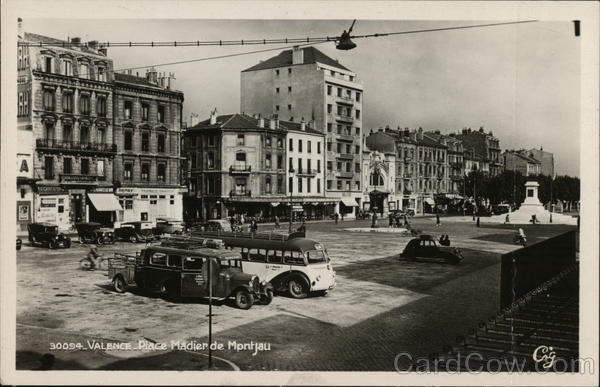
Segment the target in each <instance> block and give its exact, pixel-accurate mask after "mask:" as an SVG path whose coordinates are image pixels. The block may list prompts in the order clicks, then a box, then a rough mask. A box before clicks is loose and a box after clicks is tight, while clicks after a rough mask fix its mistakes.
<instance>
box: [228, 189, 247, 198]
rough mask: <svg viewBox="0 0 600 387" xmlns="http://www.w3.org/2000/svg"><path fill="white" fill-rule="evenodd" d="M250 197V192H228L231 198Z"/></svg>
mask: <svg viewBox="0 0 600 387" xmlns="http://www.w3.org/2000/svg"><path fill="white" fill-rule="evenodd" d="M250 196H252V191H246V190H244V191H236V190H231V191H229V197H231V198H233V197H250Z"/></svg>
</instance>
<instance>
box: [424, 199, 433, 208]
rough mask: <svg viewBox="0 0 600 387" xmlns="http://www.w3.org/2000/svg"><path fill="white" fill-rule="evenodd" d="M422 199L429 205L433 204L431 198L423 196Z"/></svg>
mask: <svg viewBox="0 0 600 387" xmlns="http://www.w3.org/2000/svg"><path fill="white" fill-rule="evenodd" d="M423 201H424V202H425V203H427V204H429V205H430V206H435V201H434V200H433V199H431V198H424V199H423Z"/></svg>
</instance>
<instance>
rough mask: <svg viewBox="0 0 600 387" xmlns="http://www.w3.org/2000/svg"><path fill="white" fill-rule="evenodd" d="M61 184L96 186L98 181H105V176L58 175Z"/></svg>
mask: <svg viewBox="0 0 600 387" xmlns="http://www.w3.org/2000/svg"><path fill="white" fill-rule="evenodd" d="M58 176H59V177H60V182H61V183H71V184H96V183H97V182H99V181H106V176H98V175H76V174H73V173H64V174H60V175H58Z"/></svg>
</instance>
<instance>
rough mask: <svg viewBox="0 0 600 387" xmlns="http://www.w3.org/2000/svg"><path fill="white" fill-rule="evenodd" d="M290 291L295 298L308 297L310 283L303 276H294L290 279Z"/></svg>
mask: <svg viewBox="0 0 600 387" xmlns="http://www.w3.org/2000/svg"><path fill="white" fill-rule="evenodd" d="M288 293H289V294H290V296H292V297H293V298H306V297H307V296H308V284H307V283H306V280H305V279H304V278H302V277H293V278H292V279H290V280H289V281H288Z"/></svg>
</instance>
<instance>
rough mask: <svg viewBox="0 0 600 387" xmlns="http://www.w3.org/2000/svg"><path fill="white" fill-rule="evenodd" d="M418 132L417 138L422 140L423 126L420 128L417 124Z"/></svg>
mask: <svg viewBox="0 0 600 387" xmlns="http://www.w3.org/2000/svg"><path fill="white" fill-rule="evenodd" d="M418 133H419V137H418V139H419V140H422V139H423V128H421V127H420V126H419V132H418Z"/></svg>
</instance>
